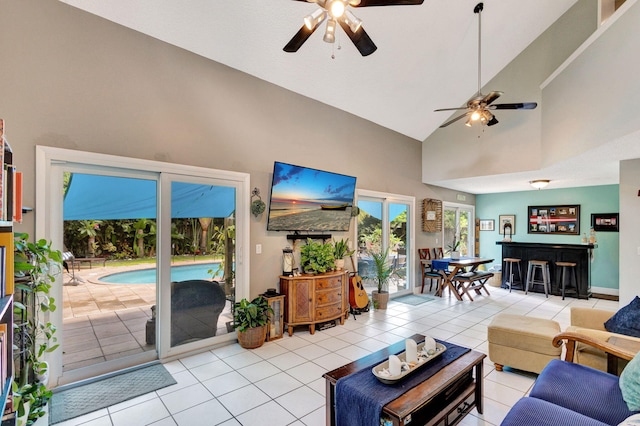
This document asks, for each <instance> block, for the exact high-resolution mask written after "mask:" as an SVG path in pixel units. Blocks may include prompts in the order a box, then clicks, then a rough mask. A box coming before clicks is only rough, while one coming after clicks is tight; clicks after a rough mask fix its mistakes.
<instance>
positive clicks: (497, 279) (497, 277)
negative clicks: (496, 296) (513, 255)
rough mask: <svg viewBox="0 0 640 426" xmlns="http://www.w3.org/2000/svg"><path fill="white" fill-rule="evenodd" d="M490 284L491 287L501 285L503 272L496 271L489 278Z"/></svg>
mask: <svg viewBox="0 0 640 426" xmlns="http://www.w3.org/2000/svg"><path fill="white" fill-rule="evenodd" d="M488 284H489V285H490V286H491V287H500V286H501V285H502V272H499V271H498V272H494V273H493V276H492V277H491V278H489V282H488Z"/></svg>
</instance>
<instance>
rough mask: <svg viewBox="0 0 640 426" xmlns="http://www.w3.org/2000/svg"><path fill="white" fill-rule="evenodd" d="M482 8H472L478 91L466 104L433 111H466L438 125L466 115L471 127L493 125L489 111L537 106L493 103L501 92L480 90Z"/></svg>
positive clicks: (494, 118) (530, 103)
mask: <svg viewBox="0 0 640 426" xmlns="http://www.w3.org/2000/svg"><path fill="white" fill-rule="evenodd" d="M483 8H484V4H483V3H478V4H477V5H476V7H475V8H474V9H473V12H474V13H477V14H478V92H477V93H476V95H475V96H474V97H473V98H471V99H469V100H468V101H467V105H466V106H464V107H460V108H441V109H437V110H435V111H456V110H466V112H465V113H464V114H462V115H459V116H457V117H455V118H452V119H451V120H449V121H447V122H446V123H444V124H442V125H441V126H440V127H447V126H448V125H449V124H451V123H455V122H456V121H458V120H461V119H462V118H465V117H467V121H466V122H465V125H467V126H469V127H471V125H472V124H473V123H476V122H479V123H481V124H483V125H485V124H486V125H487V126H493V125H494V124H498V119H497V118H496V117H495V115H493V113H492V112H491V111H494V110H499V109H534V108H535V107H537V106H538V104H537V103H536V102H517V103H511V104H494V103H493V102H495V100H496V99H498V98H499V97H500V96H501V95H502V92H497V91H496V92H490V93H489V94H487V95H483V94H482V92H480V89H481V87H482V80H481V77H480V71H481V66H482V31H481V29H482V19H481V15H482V9H483Z"/></svg>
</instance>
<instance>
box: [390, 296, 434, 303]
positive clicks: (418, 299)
mask: <svg viewBox="0 0 640 426" xmlns="http://www.w3.org/2000/svg"><path fill="white" fill-rule="evenodd" d="M393 300H394V302H400V303H406V304H407V305H413V306H417V305H422V304H423V303H426V302H431V301H432V300H435V298H434V297H433V296H429V295H428V294H408V295H406V296H400V297H398V298H395V299H393Z"/></svg>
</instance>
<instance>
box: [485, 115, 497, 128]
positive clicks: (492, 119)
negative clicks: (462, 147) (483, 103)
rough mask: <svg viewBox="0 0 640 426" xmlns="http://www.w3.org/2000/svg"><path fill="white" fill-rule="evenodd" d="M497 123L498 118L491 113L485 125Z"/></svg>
mask: <svg viewBox="0 0 640 426" xmlns="http://www.w3.org/2000/svg"><path fill="white" fill-rule="evenodd" d="M498 123H499V121H498V119H497V118H496V116H495V115H493V116H492V117H491V120H489V121H488V122H487V126H493V125H494V124H498Z"/></svg>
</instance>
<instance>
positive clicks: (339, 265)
mask: <svg viewBox="0 0 640 426" xmlns="http://www.w3.org/2000/svg"><path fill="white" fill-rule="evenodd" d="M355 252H356V251H355V250H349V239H348V238H347V239H346V240H345V239H343V240H340V241H335V240H334V241H333V256H334V257H335V259H336V269H337V270H339V271H341V270H343V269H344V258H345V257H348V256H353V253H355Z"/></svg>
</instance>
